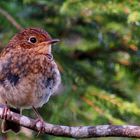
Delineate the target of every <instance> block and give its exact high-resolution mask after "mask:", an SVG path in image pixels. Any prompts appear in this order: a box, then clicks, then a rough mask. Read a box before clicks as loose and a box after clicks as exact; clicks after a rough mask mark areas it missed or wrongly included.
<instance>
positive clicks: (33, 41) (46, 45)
mask: <svg viewBox="0 0 140 140" xmlns="http://www.w3.org/2000/svg"><path fill="white" fill-rule="evenodd" d="M58 41H59V39H53V38H52V37H51V36H50V35H49V33H48V32H47V31H45V30H43V29H40V28H36V27H35V28H34V27H31V28H25V29H23V30H22V31H20V32H19V33H17V34H16V35H15V36H13V38H12V39H11V40H10V41H9V43H8V45H7V46H6V47H4V49H3V50H2V51H1V53H0V103H2V104H4V105H5V108H4V111H3V115H2V117H3V118H4V120H3V122H2V126H1V127H2V132H3V133H5V132H7V131H9V130H12V131H13V132H15V133H18V132H19V131H20V126H19V125H18V124H15V123H13V122H10V121H7V120H6V117H7V112H8V111H14V112H16V113H20V112H21V110H22V109H31V108H32V109H33V110H34V112H35V113H36V115H37V121H38V120H39V121H42V122H43V118H42V117H41V115H40V114H39V113H38V111H37V108H39V107H42V106H43V105H44V104H45V103H47V102H48V101H49V98H50V96H51V95H52V94H53V93H54V92H56V91H57V89H58V88H59V85H60V83H61V75H60V72H59V69H58V66H57V63H56V62H55V60H54V58H53V55H52V45H53V44H55V43H57V42H58ZM42 127H43V125H42ZM40 131H43V128H41V130H40Z"/></svg>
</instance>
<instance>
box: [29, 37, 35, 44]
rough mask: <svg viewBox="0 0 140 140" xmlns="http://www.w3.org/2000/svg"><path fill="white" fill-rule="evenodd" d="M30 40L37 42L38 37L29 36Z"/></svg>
mask: <svg viewBox="0 0 140 140" xmlns="http://www.w3.org/2000/svg"><path fill="white" fill-rule="evenodd" d="M29 41H30V42H31V43H36V42H37V39H36V38H35V37H30V38H29Z"/></svg>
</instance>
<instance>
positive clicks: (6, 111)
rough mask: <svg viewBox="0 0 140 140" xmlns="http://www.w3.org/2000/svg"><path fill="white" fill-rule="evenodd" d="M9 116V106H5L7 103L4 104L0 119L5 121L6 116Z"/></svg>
mask: <svg viewBox="0 0 140 140" xmlns="http://www.w3.org/2000/svg"><path fill="white" fill-rule="evenodd" d="M8 114H10V108H9V106H8V105H7V102H5V106H4V108H3V111H2V116H1V117H2V119H4V120H6V119H7V117H8V116H7V115H8Z"/></svg>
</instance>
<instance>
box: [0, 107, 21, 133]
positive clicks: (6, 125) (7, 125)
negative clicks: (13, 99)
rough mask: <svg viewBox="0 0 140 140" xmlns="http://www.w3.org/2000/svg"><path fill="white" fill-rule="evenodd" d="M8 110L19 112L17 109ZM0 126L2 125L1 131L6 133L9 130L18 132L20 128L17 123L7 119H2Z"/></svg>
mask: <svg viewBox="0 0 140 140" xmlns="http://www.w3.org/2000/svg"><path fill="white" fill-rule="evenodd" d="M10 110H11V111H13V112H15V113H19V114H20V110H19V109H15V108H10ZM1 127H2V132H3V133H6V132H7V131H9V130H12V131H13V132H15V133H18V132H19V131H20V129H21V128H20V125H19V124H17V123H15V122H11V121H8V120H3V121H2V126H1Z"/></svg>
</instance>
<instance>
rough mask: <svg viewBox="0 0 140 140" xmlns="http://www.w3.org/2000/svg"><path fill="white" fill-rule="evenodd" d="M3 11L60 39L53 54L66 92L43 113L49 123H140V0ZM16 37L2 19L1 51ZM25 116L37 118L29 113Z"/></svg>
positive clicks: (10, 5) (6, 4) (23, 2)
mask: <svg viewBox="0 0 140 140" xmlns="http://www.w3.org/2000/svg"><path fill="white" fill-rule="evenodd" d="M0 7H1V8H3V9H4V10H6V11H7V12H8V13H9V14H10V15H12V17H13V18H15V19H16V21H17V22H18V23H19V24H20V25H21V26H23V27H40V28H44V29H46V30H47V31H48V32H49V33H50V34H51V35H52V37H54V38H55V37H58V38H60V39H61V42H60V44H59V45H58V46H56V47H54V48H53V54H54V57H55V59H56V60H57V63H58V65H59V68H60V70H61V75H62V83H63V86H62V91H61V93H58V95H56V96H53V97H52V98H51V99H50V101H49V102H48V104H46V105H45V106H44V107H43V108H41V109H40V113H41V115H42V116H43V118H44V119H45V120H46V121H48V122H51V123H54V124H63V125H74V126H75V125H99V124H120V125H121V124H137V125H138V124H139V123H140V120H139V118H140V109H139V106H140V103H139V98H140V86H139V85H140V51H139V48H140V39H139V37H140V11H139V7H140V3H139V1H138V0H135V1H131V0H51V1H50V0H38V1H37V0H7V1H4V0H1V1H0ZM16 32H17V29H16V28H15V27H14V26H13V25H12V24H11V23H10V22H9V21H8V20H7V18H6V17H5V16H3V15H2V14H0V40H1V41H0V44H1V47H3V46H5V45H6V43H7V42H8V41H9V39H10V38H11V37H12V36H13V35H14V34H15V33H16ZM24 113H26V114H27V115H29V116H32V115H33V114H32V113H30V111H28V110H27V111H25V112H24ZM8 136H9V137H11V138H10V139H14V138H15V135H13V134H11V133H9V134H8ZM33 136H34V134H33ZM33 136H32V134H31V136H25V134H24V133H21V134H20V135H19V136H18V137H19V138H20V139H27V138H28V139H33ZM16 137H17V136H16ZM36 139H48V140H50V139H54V140H55V139H57V140H62V139H66V138H57V137H52V136H48V135H43V136H39V137H37V138H36ZM107 139H108V138H107ZM117 139H119V138H117Z"/></svg>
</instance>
